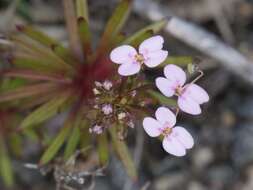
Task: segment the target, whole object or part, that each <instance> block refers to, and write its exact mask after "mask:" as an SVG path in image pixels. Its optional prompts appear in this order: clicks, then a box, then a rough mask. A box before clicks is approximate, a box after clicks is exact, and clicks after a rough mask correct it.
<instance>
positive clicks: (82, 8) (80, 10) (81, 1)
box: [76, 0, 89, 22]
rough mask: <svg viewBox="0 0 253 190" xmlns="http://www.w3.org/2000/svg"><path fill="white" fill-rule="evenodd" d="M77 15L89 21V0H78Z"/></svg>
mask: <svg viewBox="0 0 253 190" xmlns="http://www.w3.org/2000/svg"><path fill="white" fill-rule="evenodd" d="M76 10H77V17H83V18H84V19H85V20H86V21H87V22H89V13H88V4H87V0H76Z"/></svg>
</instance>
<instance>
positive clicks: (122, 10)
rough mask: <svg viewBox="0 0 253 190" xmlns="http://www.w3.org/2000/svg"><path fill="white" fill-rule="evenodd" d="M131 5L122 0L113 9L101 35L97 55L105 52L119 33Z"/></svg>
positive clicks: (127, 1)
mask: <svg viewBox="0 0 253 190" xmlns="http://www.w3.org/2000/svg"><path fill="white" fill-rule="evenodd" d="M131 3H132V0H122V1H121V2H120V3H119V5H118V6H117V8H116V9H115V11H114V13H113V15H112V16H111V18H110V19H109V21H108V23H107V25H106V28H105V31H104V33H103V35H102V39H101V41H100V45H99V49H98V53H99V54H100V53H103V52H105V51H106V50H107V48H108V46H110V45H111V42H112V40H113V38H114V37H115V36H117V35H118V34H119V32H120V31H121V29H122V27H123V25H124V23H125V21H126V19H127V18H128V15H129V12H130V8H131V6H130V5H131Z"/></svg>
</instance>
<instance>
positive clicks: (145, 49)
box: [139, 35, 164, 55]
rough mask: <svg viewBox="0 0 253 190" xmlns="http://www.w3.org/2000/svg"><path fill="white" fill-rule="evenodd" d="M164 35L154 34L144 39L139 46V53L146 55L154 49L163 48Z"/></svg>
mask: <svg viewBox="0 0 253 190" xmlns="http://www.w3.org/2000/svg"><path fill="white" fill-rule="evenodd" d="M163 43H164V40H163V37H162V36H159V35H158V36H153V37H151V38H148V39H146V40H144V41H143V42H142V43H141V44H140V46H139V53H141V54H143V55H146V54H147V53H150V52H152V51H157V50H161V49H162V48H163Z"/></svg>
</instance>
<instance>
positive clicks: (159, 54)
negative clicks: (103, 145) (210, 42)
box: [110, 36, 209, 156]
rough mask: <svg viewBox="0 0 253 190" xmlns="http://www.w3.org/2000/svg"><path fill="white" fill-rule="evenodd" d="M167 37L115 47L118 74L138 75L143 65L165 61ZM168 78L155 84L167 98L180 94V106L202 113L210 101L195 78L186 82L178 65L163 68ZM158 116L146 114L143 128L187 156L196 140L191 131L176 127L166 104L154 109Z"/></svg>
mask: <svg viewBox="0 0 253 190" xmlns="http://www.w3.org/2000/svg"><path fill="white" fill-rule="evenodd" d="M163 43H164V39H163V38H162V37H161V36H153V37H151V38H148V39H146V40H144V41H143V42H142V43H141V44H140V46H139V48H138V51H137V50H136V49H135V48H134V47H132V46H129V45H122V46H119V47H117V48H115V49H113V50H112V52H111V54H110V59H111V61H112V62H114V63H116V64H120V66H119V68H118V73H119V74H120V75H121V76H131V75H134V74H137V73H138V72H139V71H140V70H141V68H142V65H146V66H147V67H149V68H153V67H156V66H158V65H159V64H161V63H162V62H164V61H165V59H166V58H167V56H168V52H167V51H165V50H163V49H162V48H163ZM164 75H165V77H158V78H156V80H155V84H156V87H157V88H158V89H159V90H160V91H161V93H162V94H163V95H165V96H166V97H172V96H177V97H178V100H177V103H178V108H179V109H180V110H181V111H183V112H185V113H188V114H192V115H198V114H200V113H201V108H200V105H201V104H203V103H205V102H208V101H209V96H208V94H207V92H206V91H205V90H204V89H203V88H201V87H200V86H198V85H196V84H195V82H196V81H197V80H198V78H199V77H198V78H196V79H195V80H193V81H192V82H190V83H187V84H185V83H186V73H185V72H184V71H183V69H181V68H180V67H178V66H176V65H172V64H171V65H167V66H165V68H164ZM155 117H156V119H154V118H152V117H145V118H144V120H143V127H144V130H145V131H146V133H147V134H148V135H149V136H151V137H158V136H160V135H162V136H163V137H164V138H163V142H162V145H163V148H164V149H165V151H167V152H168V153H170V154H172V155H175V156H184V155H185V154H186V149H191V148H192V147H193V145H194V141H193V138H192V136H191V135H190V133H189V132H188V131H187V130H186V129H184V128H183V127H180V126H176V127H174V126H175V124H176V115H175V114H174V113H173V112H172V111H171V110H170V109H168V108H166V107H159V108H158V109H157V110H156V112H155Z"/></svg>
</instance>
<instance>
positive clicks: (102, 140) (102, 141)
mask: <svg viewBox="0 0 253 190" xmlns="http://www.w3.org/2000/svg"><path fill="white" fill-rule="evenodd" d="M97 140H98V155H99V162H100V164H101V165H102V166H105V165H106V164H107V163H108V160H109V149H108V139H107V135H106V134H105V133H104V134H102V135H99V136H98V137H97Z"/></svg>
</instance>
